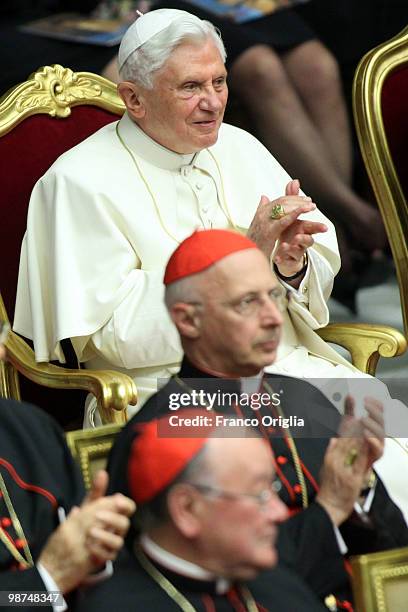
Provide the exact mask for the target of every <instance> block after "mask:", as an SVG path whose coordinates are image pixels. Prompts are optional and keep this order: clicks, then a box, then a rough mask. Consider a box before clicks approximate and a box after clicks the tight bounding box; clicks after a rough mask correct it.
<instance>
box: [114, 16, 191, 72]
mask: <svg viewBox="0 0 408 612" xmlns="http://www.w3.org/2000/svg"><path fill="white" fill-rule="evenodd" d="M187 15H188V17H189V18H190V19H191V18H192V17H193V18H194V16H193V15H192V14H191V13H187V11H180V10H178V9H157V10H155V11H150V12H149V13H146V14H145V15H141V16H140V17H138V18H137V19H136V21H134V22H133V23H132V25H131V26H130V27H129V28H128V30H126V33H125V35H124V37H123V38H122V42H121V44H120V47H119V54H118V64H119V70H121V69H122V66H123V64H124V63H125V62H126V60H127V59H128V57H129V55H131V54H132V53H133V51H136V49H138V48H139V47H141V46H142V45H143V44H144V43H145V42H146V41H148V40H150V39H151V38H152V37H153V36H155V34H158V33H159V32H161V31H162V30H165V29H166V28H167V27H168V26H169V25H170V24H171V23H172V22H173V21H175V20H176V19H180V18H181V17H185V16H187ZM196 19H198V17H196ZM200 21H201V20H200Z"/></svg>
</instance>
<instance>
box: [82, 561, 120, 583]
mask: <svg viewBox="0 0 408 612" xmlns="http://www.w3.org/2000/svg"><path fill="white" fill-rule="evenodd" d="M112 574H113V563H112V561H107V562H106V564H105V567H104V568H103V570H101V571H100V572H98V573H97V574H90V575H89V576H87V577H86V578H85V580H84V581H83V582H82V584H86V585H88V584H96V583H97V582H102V580H106V579H107V578H110V577H111V576H112Z"/></svg>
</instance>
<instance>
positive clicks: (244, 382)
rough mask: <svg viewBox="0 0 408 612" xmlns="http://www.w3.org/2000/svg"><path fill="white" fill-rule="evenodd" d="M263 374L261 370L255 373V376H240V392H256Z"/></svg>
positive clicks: (249, 393) (250, 393)
mask: <svg viewBox="0 0 408 612" xmlns="http://www.w3.org/2000/svg"><path fill="white" fill-rule="evenodd" d="M263 375H264V371H263V370H261V371H260V372H258V374H255V376H245V377H243V378H241V392H242V393H247V394H248V395H252V394H253V393H257V392H258V391H259V387H260V385H261V380H262V376H263Z"/></svg>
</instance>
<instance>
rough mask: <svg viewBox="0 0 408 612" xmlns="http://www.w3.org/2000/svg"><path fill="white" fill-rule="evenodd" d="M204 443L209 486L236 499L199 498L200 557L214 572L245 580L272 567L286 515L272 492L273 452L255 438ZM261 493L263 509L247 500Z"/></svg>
mask: <svg viewBox="0 0 408 612" xmlns="http://www.w3.org/2000/svg"><path fill="white" fill-rule="evenodd" d="M209 444H210V445H211V446H210V448H211V451H210V453H209V463H210V473H211V474H213V475H214V479H213V480H214V486H216V487H217V488H219V489H220V490H222V491H226V492H230V493H233V494H237V496H236V497H235V498H234V497H232V498H229V497H223V496H221V495H220V496H217V495H211V494H208V495H206V494H203V495H202V497H203V507H202V512H201V514H202V515H201V525H202V529H201V534H200V536H201V537H200V546H201V547H202V558H203V559H205V560H206V566H207V567H208V569H211V570H212V571H214V572H215V573H218V574H221V575H223V576H226V577H228V578H234V579H241V580H245V579H250V578H253V577H254V576H255V575H256V574H257V573H258V572H259V571H261V570H264V569H267V568H269V567H272V566H273V565H275V564H276V562H277V551H276V548H275V542H276V537H277V525H278V523H280V522H282V521H284V520H285V519H286V518H287V516H288V511H287V508H286V506H285V504H284V503H283V502H282V501H281V500H280V499H279V497H278V495H277V493H275V492H273V490H272V489H271V482H272V479H273V477H274V471H273V461H272V452H271V450H270V447H269V445H268V444H267V443H266V442H265V441H264V440H262V439H260V438H217V439H213V440H211V441H210V442H209ZM211 464H212V465H211ZM265 491H270V492H271V496H270V499H269V500H268V501H267V502H266V503H265V504H263V505H261V504H259V503H258V501H256V499H255V498H252V497H250V496H251V495H259V494H260V493H262V492H265ZM240 494H244V495H242V496H240Z"/></svg>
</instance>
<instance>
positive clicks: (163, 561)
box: [140, 534, 231, 595]
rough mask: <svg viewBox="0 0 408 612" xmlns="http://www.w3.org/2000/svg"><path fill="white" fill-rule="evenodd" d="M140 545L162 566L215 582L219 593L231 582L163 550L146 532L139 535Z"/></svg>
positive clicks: (224, 590)
mask: <svg viewBox="0 0 408 612" xmlns="http://www.w3.org/2000/svg"><path fill="white" fill-rule="evenodd" d="M140 545H141V547H142V548H143V550H144V551H145V552H146V553H147V554H148V555H149V557H151V558H152V559H153V561H156V562H157V563H160V565H162V566H163V567H165V568H167V569H169V570H171V571H173V572H176V573H177V574H181V575H183V576H187V577H188V578H193V579H194V580H205V581H207V582H215V583H216V591H217V593H218V594H219V595H222V594H224V593H226V592H227V591H228V590H229V588H230V586H231V583H230V581H229V580H226V579H225V578H220V577H217V576H215V574H213V573H212V572H209V571H208V570H206V569H204V568H203V567H200V566H199V565H196V564H195V563H191V561H186V560H185V559H181V558H180V557H178V556H177V555H173V553H171V552H169V551H167V550H165V549H164V548H162V547H161V546H159V545H158V544H156V542H153V540H152V539H151V538H150V537H149V536H148V535H146V534H143V535H141V537H140Z"/></svg>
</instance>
